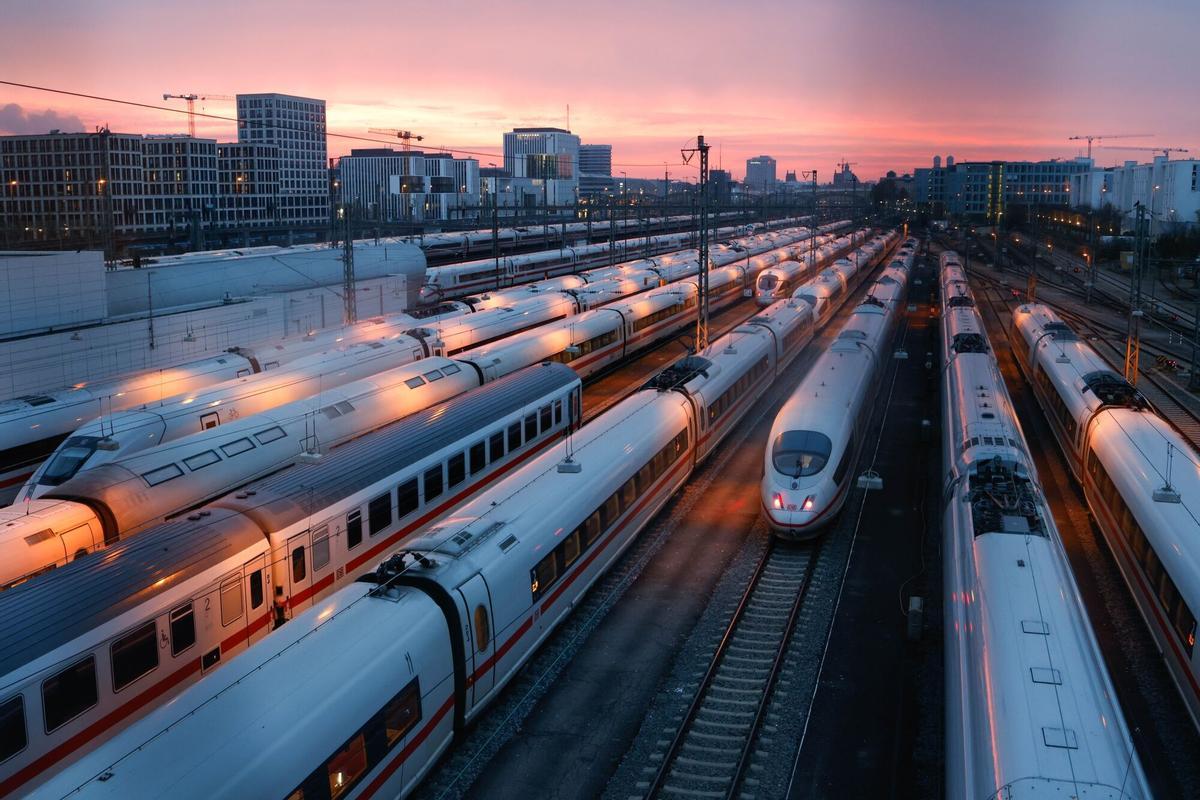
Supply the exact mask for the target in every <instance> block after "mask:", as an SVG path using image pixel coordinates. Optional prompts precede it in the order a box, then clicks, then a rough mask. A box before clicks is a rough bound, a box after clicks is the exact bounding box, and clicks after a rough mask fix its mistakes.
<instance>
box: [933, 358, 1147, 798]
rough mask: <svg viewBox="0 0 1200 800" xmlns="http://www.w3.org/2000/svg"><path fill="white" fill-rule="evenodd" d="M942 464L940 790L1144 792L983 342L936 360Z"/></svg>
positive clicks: (953, 793) (979, 794) (975, 794)
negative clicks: (939, 382) (939, 361)
mask: <svg viewBox="0 0 1200 800" xmlns="http://www.w3.org/2000/svg"><path fill="white" fill-rule="evenodd" d="M942 346H943V348H944V349H945V350H946V351H947V352H953V348H954V344H953V342H952V341H943V342H942ZM942 464H943V470H944V472H943V474H944V476H945V486H944V490H943V493H942V496H943V498H944V499H945V508H944V511H943V522H942V530H943V583H944V591H943V593H944V595H945V619H944V625H945V676H946V709H945V713H946V784H945V785H946V796H947V797H955V798H968V799H969V800H991V798H995V797H1018V796H1021V797H1023V796H1030V797H1034V796H1038V797H1040V796H1043V795H1045V796H1056V795H1061V796H1064V797H1067V796H1071V797H1080V798H1083V797H1103V798H1128V799H1129V800H1135V799H1140V798H1149V797H1150V790H1149V788H1148V786H1147V783H1146V776H1145V774H1144V772H1143V770H1142V766H1141V762H1140V760H1139V759H1138V756H1137V753H1136V751H1135V750H1134V748H1133V743H1132V741H1131V740H1130V736H1129V728H1128V726H1127V724H1126V722H1125V718H1124V716H1123V714H1122V712H1121V709H1120V707H1119V706H1118V705H1117V702H1116V695H1115V692H1114V690H1113V686H1112V681H1111V679H1110V678H1109V675H1108V670H1107V668H1106V666H1105V664H1104V661H1103V659H1102V657H1101V654H1100V648H1099V646H1098V645H1097V643H1096V637H1095V634H1094V632H1093V630H1092V626H1091V622H1090V621H1089V619H1088V616H1087V613H1086V611H1085V609H1084V605H1083V601H1082V599H1081V598H1080V596H1079V589H1078V587H1077V586H1076V584H1075V579H1074V576H1073V575H1072V573H1071V569H1070V565H1069V563H1068V560H1067V556H1066V552H1065V550H1064V548H1063V544H1062V541H1061V539H1060V537H1059V533H1058V529H1057V527H1056V526H1055V523H1054V517H1053V514H1052V513H1051V510H1050V506H1049V503H1048V502H1047V500H1046V498H1045V495H1044V493H1043V491H1042V488H1041V486H1040V484H1039V483H1038V476H1037V471H1036V468H1035V467H1034V465H1033V460H1032V458H1031V456H1030V453H1029V448H1028V444H1027V443H1026V441H1025V437H1024V434H1023V433H1022V431H1021V426H1020V423H1019V422H1018V421H1017V416H1016V412H1015V410H1014V409H1013V405H1012V401H1011V400H1010V398H1009V395H1008V390H1007V389H1006V388H1005V385H1004V380H1003V378H1002V377H1001V375H1000V370H999V367H998V365H997V363H996V361H995V358H994V357H993V354H992V351H991V349H990V348H988V350H987V351H986V352H977V351H975V350H964V351H962V352H957V353H954V355H953V357H952V358H950V359H949V360H948V363H947V365H946V366H945V367H944V368H943V369H942Z"/></svg>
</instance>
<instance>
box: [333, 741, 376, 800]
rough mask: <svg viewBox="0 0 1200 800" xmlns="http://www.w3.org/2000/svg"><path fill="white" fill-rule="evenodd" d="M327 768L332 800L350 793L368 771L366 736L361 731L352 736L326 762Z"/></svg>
mask: <svg viewBox="0 0 1200 800" xmlns="http://www.w3.org/2000/svg"><path fill="white" fill-rule="evenodd" d="M326 769H327V771H328V774H329V797H330V800H337V798H339V797H342V796H343V795H346V794H348V793H349V792H350V790H351V789H352V788H353V787H354V784H355V783H356V782H357V781H358V779H359V778H361V777H362V776H363V775H364V774H365V773H366V771H367V742H366V737H364V736H363V735H362V734H361V733H359V734H357V735H356V736H354V737H352V738H351V739H350V741H348V742H346V745H345V746H344V747H343V748H342V749H341V750H339V751H338V752H336V753H334V754H333V756H332V757H331V758H330V759H329V761H327V762H326Z"/></svg>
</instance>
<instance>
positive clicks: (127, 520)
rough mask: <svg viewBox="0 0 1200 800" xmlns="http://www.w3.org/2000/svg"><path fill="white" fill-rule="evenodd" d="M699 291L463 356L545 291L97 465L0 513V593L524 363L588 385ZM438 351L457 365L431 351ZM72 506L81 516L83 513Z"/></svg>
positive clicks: (734, 292)
mask: <svg viewBox="0 0 1200 800" xmlns="http://www.w3.org/2000/svg"><path fill="white" fill-rule="evenodd" d="M752 279H753V276H752V275H750V274H748V273H746V272H745V269H744V267H742V266H740V265H739V266H733V267H724V268H722V269H716V270H711V271H710V290H711V292H712V299H711V304H712V307H713V309H714V310H719V309H720V308H722V307H724V306H725V305H727V304H729V303H732V302H736V301H737V300H738V299H739V298H740V297H741V295H742V294H743V293H744V291H745V289H746V288H747V287H748V286H749V283H750V281H752ZM696 295H697V288H696V283H695V280H694V279H692V280H689V281H680V282H677V283H675V284H672V285H670V286H667V287H664V288H662V289H658V290H656V291H653V292H650V293H647V294H645V295H638V296H635V297H633V298H630V299H628V300H622V301H620V302H618V303H613V304H610V305H608V306H605V307H603V308H600V309H596V310H593V311H590V312H587V313H586V314H583V315H579V316H571V317H570V318H567V319H562V320H561V321H559V322H557V323H552V324H551V325H549V326H546V325H543V326H542V327H538V328H536V329H533V330H528V331H526V333H525V334H523V335H520V336H516V337H511V338H508V339H504V341H503V342H500V341H494V342H492V343H491V344H485V345H483V346H481V347H476V348H473V349H471V350H461V344H462V343H463V341H465V340H466V337H468V336H474V337H476V338H477V339H479V340H482V341H485V342H488V341H491V340H493V339H498V338H499V337H497V336H494V335H493V333H494V329H493V328H491V327H490V326H488V325H486V324H477V325H476V326H475V327H471V326H468V325H466V322H465V321H466V320H476V321H479V320H485V321H486V320H490V319H493V318H496V319H502V320H512V323H511V324H510V326H509V327H510V328H511V329H512V330H515V331H518V332H519V331H520V329H522V328H524V327H529V326H527V325H526V322H527V321H528V320H529V319H530V318H531V317H532V318H536V319H539V320H542V321H544V320H545V319H546V318H554V317H556V316H562V315H561V314H560V313H559V312H561V311H563V310H566V309H567V306H564V302H566V299H565V298H564V296H562V295H551V296H547V297H545V298H532V299H530V300H529V301H526V303H525V306H526V307H527V309H526V310H529V309H530V308H533V309H534V312H536V313H533V312H531V317H526V316H524V314H523V312H520V311H516V310H513V309H504V308H500V309H491V310H488V311H484V312H480V313H478V314H472V315H470V316H468V317H462V318H455V319H452V320H450V321H449V322H447V323H446V324H445V325H444V326H442V327H439V328H430V329H425V330H423V331H412V332H410V333H412V334H413V335H415V336H416V337H417V338H418V339H419V340H420V341H421V342H422V343H423V346H424V347H425V348H426V352H429V353H433V355H430V356H427V357H426V358H424V359H422V360H421V361H418V362H414V363H412V364H408V365H406V366H403V367H398V368H396V369H393V370H388V371H386V372H383V373H380V374H378V375H375V376H373V377H372V378H367V379H361V380H358V381H353V382H350V383H348V384H345V385H343V386H341V387H338V388H335V389H330V390H327V391H324V392H322V393H321V394H320V395H316V396H313V397H310V398H305V399H303V400H299V401H295V402H292V403H288V404H284V405H282V406H278V407H276V408H274V409H271V410H270V411H266V412H261V413H259V414H256V415H253V416H251V417H245V418H242V419H239V420H236V421H233V422H226V424H224V425H222V426H220V427H219V428H215V429H212V430H208V431H203V432H200V433H193V434H191V435H189V436H185V437H184V438H182V439H178V440H175V441H173V442H169V443H167V444H164V445H159V446H158V447H154V448H150V449H148V450H145V451H142V452H140V453H137V454H135V455H133V456H130V457H128V458H122V459H120V460H118V461H113V462H110V463H105V464H101V465H97V466H96V467H95V468H94V469H88V470H85V471H83V472H80V473H78V474H76V475H75V476H74V477H73V478H71V479H70V480H67V481H65V482H64V483H62V484H60V485H58V486H54V487H50V491H46V492H44V494H43V496H42V497H41V498H39V499H36V500H31V501H29V502H26V503H23V504H21V505H20V506H18V507H14V508H11V509H0V587H5V588H6V587H9V586H12V585H15V584H18V583H20V582H22V581H24V580H27V579H28V578H29V577H32V576H33V575H36V574H40V573H42V572H45V571H47V570H50V569H54V568H55V567H57V566H61V565H62V564H65V563H67V562H68V561H71V560H73V559H75V558H78V557H80V556H81V555H85V554H87V553H89V552H91V551H93V550H96V549H99V548H102V547H104V546H106V545H111V544H112V543H113V542H115V541H117V540H118V539H120V538H121V537H124V536H129V535H132V534H134V533H138V532H140V531H142V530H145V529H147V528H148V527H152V526H154V525H157V524H159V523H161V522H165V521H166V520H168V519H170V518H171V517H173V516H175V515H177V514H180V513H182V512H183V511H186V510H187V509H190V508H194V507H195V506H197V505H199V504H201V503H204V502H206V501H208V500H210V499H212V498H214V497H218V496H220V495H222V494H225V493H227V492H229V491H231V490H232V489H234V488H236V487H238V486H241V485H242V484H244V483H246V482H247V481H250V480H254V479H255V478H257V477H259V476H261V475H264V474H267V473H269V472H272V471H274V470H278V469H281V468H283V467H285V466H287V465H288V464H291V463H294V462H296V461H297V460H298V459H302V458H304V457H305V454H307V453H310V452H316V451H323V450H328V449H329V448H331V447H334V446H336V445H338V444H340V443H342V442H345V441H348V440H350V439H352V438H354V437H356V436H360V435H363V434H365V433H367V432H369V431H371V430H374V429H375V428H378V427H380V426H381V425H384V424H387V423H388V422H391V421H392V420H394V419H397V418H398V417H401V416H404V415H406V414H410V413H414V412H416V411H419V410H421V409H424V408H428V407H430V406H431V405H433V404H435V403H440V402H443V401H444V400H446V399H447V398H449V397H453V396H455V395H457V394H460V393H461V392H463V391H466V390H467V389H470V388H474V387H475V386H478V385H480V384H482V383H485V382H487V381H491V380H495V379H496V378H499V377H502V376H503V375H507V374H509V373H511V372H514V371H516V370H518V369H521V368H522V367H526V366H529V365H531V364H535V363H537V362H539V361H542V360H552V361H561V362H565V363H570V364H571V366H572V367H574V368H575V371H576V372H577V373H578V374H579V375H580V376H581V377H587V376H588V375H591V374H592V373H594V372H595V371H597V370H599V369H602V368H603V367H605V366H607V365H609V364H611V363H612V362H614V361H617V360H619V359H621V358H624V357H625V356H627V355H629V354H631V353H633V352H635V351H636V350H638V349H640V348H641V347H644V346H646V345H649V344H651V343H653V342H655V341H658V340H659V339H661V338H663V337H665V336H670V335H673V334H674V332H675V331H677V330H679V329H680V328H681V327H685V326H686V325H688V324H689V322H690V320H691V319H692V317H693V316H694V314H695V303H696ZM571 302H573V299H572V300H571ZM572 307H573V306H572ZM446 352H456V353H458V354H459V355H460V356H461V357H460V358H458V359H457V360H451V359H449V358H446V357H444V356H441V355H439V354H441V353H446ZM78 505H83V506H85V507H86V508H87V509H88V510H89V511H88V512H87V513H82V512H80V510H79V509H78V508H77V506H78ZM81 519H86V520H87V522H86V523H83V522H81V521H80V520H81ZM55 520H60V521H55Z"/></svg>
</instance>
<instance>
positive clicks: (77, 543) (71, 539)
mask: <svg viewBox="0 0 1200 800" xmlns="http://www.w3.org/2000/svg"><path fill="white" fill-rule="evenodd" d="M60 538H61V539H62V545H63V552H64V554H65V555H66V558H67V560H68V561H74V560H75V559H77V558H79V557H80V556H85V555H87V554H88V553H90V552H92V550H93V549H94V548H95V546H96V542H95V541H94V540H93V538H92V529H91V527H89V526H88V525H87V523H84V524H83V525H80V526H79V527H77V528H72V529H71V530H69V531H67V532H66V533H64V534H62V536H61V537H60Z"/></svg>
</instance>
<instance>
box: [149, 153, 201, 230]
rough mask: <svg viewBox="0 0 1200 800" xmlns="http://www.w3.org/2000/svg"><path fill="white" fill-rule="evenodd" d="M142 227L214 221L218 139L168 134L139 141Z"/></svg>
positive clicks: (180, 225)
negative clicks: (142, 182) (142, 198)
mask: <svg viewBox="0 0 1200 800" xmlns="http://www.w3.org/2000/svg"><path fill="white" fill-rule="evenodd" d="M142 176H143V178H144V180H145V190H144V191H145V198H144V200H143V211H142V227H143V228H148V229H160V230H161V229H162V228H170V227H172V226H174V227H175V228H177V229H178V228H180V227H185V226H187V225H189V224H193V223H194V224H197V225H199V224H202V223H205V222H209V221H210V220H213V219H214V218H215V215H214V213H213V212H214V211H215V210H216V197H217V140H216V139H196V138H193V137H191V136H182V135H179V134H169V135H166V136H146V137H144V138H143V139H142Z"/></svg>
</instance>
